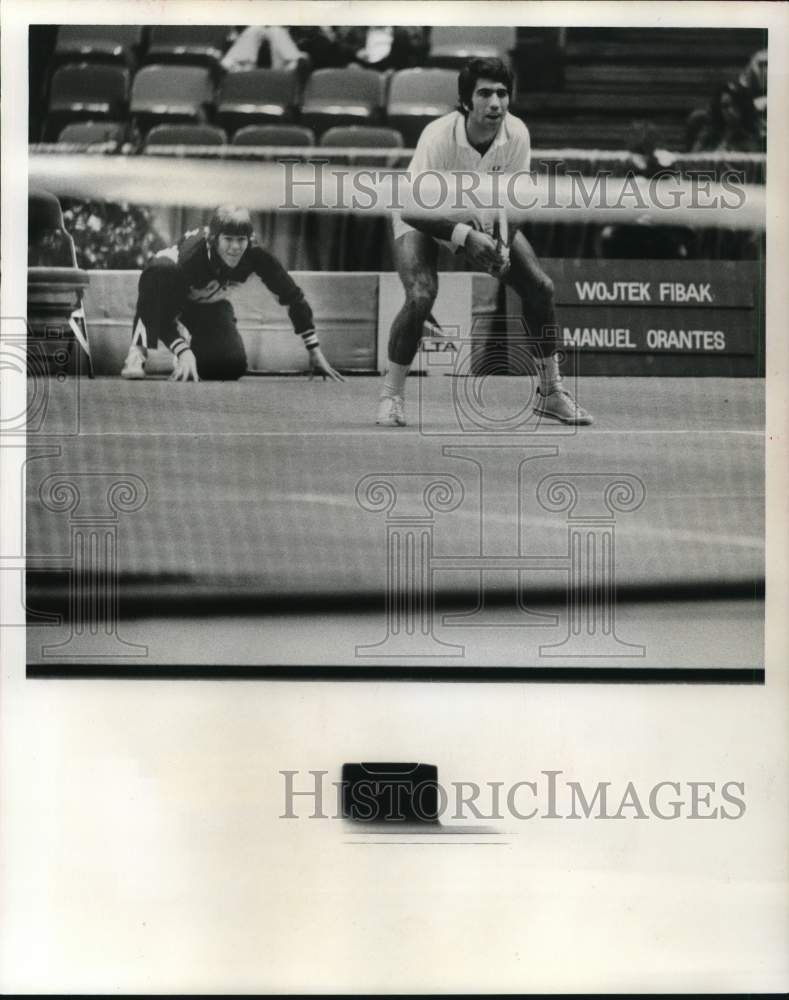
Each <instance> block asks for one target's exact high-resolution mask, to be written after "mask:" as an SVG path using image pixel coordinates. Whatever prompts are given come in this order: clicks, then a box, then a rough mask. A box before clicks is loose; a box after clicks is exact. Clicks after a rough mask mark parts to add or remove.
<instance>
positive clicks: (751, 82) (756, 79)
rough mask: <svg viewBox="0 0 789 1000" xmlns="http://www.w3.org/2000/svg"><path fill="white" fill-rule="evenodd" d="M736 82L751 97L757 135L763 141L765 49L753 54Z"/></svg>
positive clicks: (765, 116)
mask: <svg viewBox="0 0 789 1000" xmlns="http://www.w3.org/2000/svg"><path fill="white" fill-rule="evenodd" d="M738 82H739V84H740V86H741V87H743V88H744V89H745V90H746V91H747V92H748V93H749V94H750V95H751V99H752V100H753V107H754V110H755V111H756V120H757V123H758V126H759V135H760V137H761V138H762V140H764V139H765V138H766V136H767V49H760V50H759V51H758V52H756V53H754V55H753V56H752V57H751V59H750V60H749V62H748V65H747V66H746V67H745V69H744V70H743V71H742V73H740V78H739V81H738Z"/></svg>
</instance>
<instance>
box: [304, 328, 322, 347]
mask: <svg viewBox="0 0 789 1000" xmlns="http://www.w3.org/2000/svg"><path fill="white" fill-rule="evenodd" d="M301 339H302V340H303V341H304V346H305V347H306V348H307V350H308V351H313V350H315V348H316V347H319V346H320V344H319V341H318V334H317V333H316V332H315V331H314V330H305V331H304V333H302V335H301Z"/></svg>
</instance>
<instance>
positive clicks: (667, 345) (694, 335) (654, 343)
mask: <svg viewBox="0 0 789 1000" xmlns="http://www.w3.org/2000/svg"><path fill="white" fill-rule="evenodd" d="M647 346H648V347H650V348H651V349H652V350H654V351H699V350H701V351H725V350H726V335H725V334H724V333H723V331H722V330H647Z"/></svg>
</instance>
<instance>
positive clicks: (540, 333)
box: [389, 230, 559, 365]
mask: <svg viewBox="0 0 789 1000" xmlns="http://www.w3.org/2000/svg"><path fill="white" fill-rule="evenodd" d="M395 263H396V265H397V273H398V274H399V275H400V280H401V281H402V283H403V288H404V289H405V303H404V304H403V307H402V309H401V310H400V312H399V313H398V314H397V316H395V319H394V322H393V323H392V330H391V333H390V335H389V360H390V361H394V362H396V363H397V364H400V365H410V364H411V362H412V361H413V359H414V355H415V354H416V352H417V348H418V347H419V340H420V338H421V336H422V327H423V324H424V322H425V320H426V319H427V318H428V316H429V314H430V311H431V309H432V308H433V303H434V302H435V300H436V295H437V294H438V271H437V263H438V244H437V243H436V241H435V240H434V239H433V238H432V237H430V236H427V235H426V234H425V233H421V232H419V231H418V230H413V231H411V232H407V233H404V234H403V235H402V236H400V237H399V238H398V239H397V240H396V241H395ZM504 281H505V282H506V284H508V285H509V286H510V287H511V288H513V289H514V290H515V291H516V292H517V293H518V295H519V296H520V299H521V305H522V310H523V320H524V323H525V325H526V331H527V332H528V336H529V338H530V340H529V343H530V345H532V349H533V352H534V354H535V355H537V356H539V357H548V356H549V355H551V354H553V353H554V352H555V351H556V350H557V349H558V347H559V343H558V337H559V328H558V326H557V324H556V311H555V309H554V299H553V282H552V281H551V279H550V278H549V277H548V275H547V274H546V273H545V271H543V269H542V267H541V266H540V262H539V260H538V259H537V255H536V254H535V252H534V250H533V249H532V247H531V244H530V243H529V241H528V240H527V239H526V237H525V236H524V235H523V233H520V232H518V233H516V234H515V236H514V238H513V240H512V243H511V245H510V269H509V271H508V272H507V274H506V276H505V278H504Z"/></svg>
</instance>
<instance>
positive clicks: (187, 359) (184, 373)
mask: <svg viewBox="0 0 789 1000" xmlns="http://www.w3.org/2000/svg"><path fill="white" fill-rule="evenodd" d="M170 381H171V382H199V381H200V377H199V376H198V374H197V358H195V356H194V354H193V353H192V351H190V350H188V349H187V350H186V351H182V352H181V354H179V355H178V357H177V358H176V359H175V368H173V373H172V375H171V376H170Z"/></svg>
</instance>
